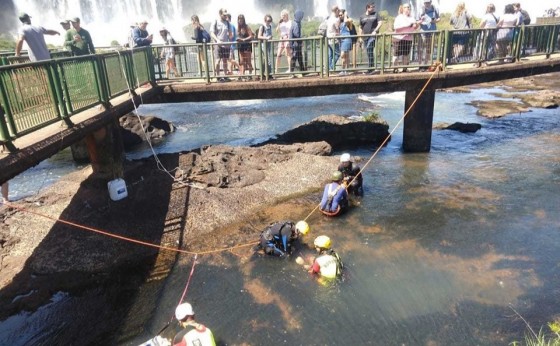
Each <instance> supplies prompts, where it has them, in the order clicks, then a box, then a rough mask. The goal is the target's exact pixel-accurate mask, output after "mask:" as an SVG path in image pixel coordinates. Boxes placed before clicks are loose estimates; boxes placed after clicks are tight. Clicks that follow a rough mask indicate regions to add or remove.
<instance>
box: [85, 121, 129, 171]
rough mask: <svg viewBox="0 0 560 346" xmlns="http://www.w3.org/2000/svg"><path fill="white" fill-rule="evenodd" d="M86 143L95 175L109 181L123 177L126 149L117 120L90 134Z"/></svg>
mask: <svg viewBox="0 0 560 346" xmlns="http://www.w3.org/2000/svg"><path fill="white" fill-rule="evenodd" d="M85 143H86V146H87V151H88V153H89V159H90V161H91V167H92V169H93V173H94V174H97V175H98V176H99V177H101V178H108V179H114V178H121V177H122V176H123V160H124V147H123V141H122V135H121V132H120V127H119V123H118V121H117V120H116V119H115V120H114V121H113V122H111V123H110V124H108V125H106V126H105V127H102V128H101V129H99V130H97V131H95V132H93V133H91V134H89V135H88V136H87V137H86V138H85Z"/></svg>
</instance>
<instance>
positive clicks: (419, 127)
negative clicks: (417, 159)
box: [402, 89, 436, 153]
mask: <svg viewBox="0 0 560 346" xmlns="http://www.w3.org/2000/svg"><path fill="white" fill-rule="evenodd" d="M419 93H420V89H418V90H407V91H406V96H405V101H404V109H405V111H406V110H407V109H408V108H409V107H410V105H412V103H413V102H414V100H415V99H416V97H417V96H418V94H419ZM435 96H436V91H435V90H433V89H426V90H424V92H423V93H422V94H421V95H420V97H419V98H418V100H417V101H416V104H415V105H414V107H412V109H411V110H410V112H409V113H408V115H407V116H406V117H405V118H404V130H403V146H402V147H403V150H404V151H405V152H410V153H427V152H429V151H430V149H431V145H432V124H433V120H434V101H435Z"/></svg>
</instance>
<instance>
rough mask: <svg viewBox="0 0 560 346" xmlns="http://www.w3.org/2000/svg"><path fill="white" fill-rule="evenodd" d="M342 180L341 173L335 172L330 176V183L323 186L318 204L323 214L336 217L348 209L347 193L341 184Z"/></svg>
mask: <svg viewBox="0 0 560 346" xmlns="http://www.w3.org/2000/svg"><path fill="white" fill-rule="evenodd" d="M342 179H343V176H342V173H341V172H339V171H335V172H333V174H332V178H331V180H332V182H331V183H329V184H327V185H325V189H324V191H323V198H322V199H321V204H320V209H321V212H322V213H323V214H325V215H328V216H336V215H338V214H340V213H341V212H342V211H344V210H345V209H346V208H347V207H348V192H347V191H346V187H345V186H344V185H343V184H342Z"/></svg>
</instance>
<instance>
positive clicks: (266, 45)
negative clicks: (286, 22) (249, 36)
mask: <svg viewBox="0 0 560 346" xmlns="http://www.w3.org/2000/svg"><path fill="white" fill-rule="evenodd" d="M257 39H258V40H259V41H261V43H262V45H261V47H262V53H263V55H262V56H261V57H260V60H261V71H262V73H263V75H264V76H266V77H267V78H268V79H272V71H273V69H272V43H270V42H269V40H271V39H272V16H271V15H270V14H266V15H265V16H264V24H262V25H261V26H260V27H259V29H258V31H257ZM266 60H268V62H265V61H266ZM265 64H266V66H265Z"/></svg>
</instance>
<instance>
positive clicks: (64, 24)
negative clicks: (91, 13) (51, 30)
mask: <svg viewBox="0 0 560 346" xmlns="http://www.w3.org/2000/svg"><path fill="white" fill-rule="evenodd" d="M60 25H61V26H62V29H64V31H68V30H70V26H71V25H70V20H68V19H66V20H63V21H62V22H60Z"/></svg>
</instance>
